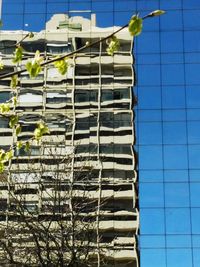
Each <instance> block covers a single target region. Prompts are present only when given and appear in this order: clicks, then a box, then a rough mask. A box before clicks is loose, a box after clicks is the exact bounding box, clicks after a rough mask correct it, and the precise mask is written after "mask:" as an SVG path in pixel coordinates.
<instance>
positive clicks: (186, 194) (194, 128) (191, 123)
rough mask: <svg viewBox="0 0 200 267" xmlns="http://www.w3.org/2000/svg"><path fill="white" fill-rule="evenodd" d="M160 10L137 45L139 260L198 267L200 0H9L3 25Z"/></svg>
mask: <svg viewBox="0 0 200 267" xmlns="http://www.w3.org/2000/svg"><path fill="white" fill-rule="evenodd" d="M156 9H163V10H166V12H167V13H166V14H165V15H163V16H162V17H160V18H153V19H148V20H145V22H144V27H143V33H142V35H140V36H138V37H137V38H136V39H135V45H134V55H135V69H136V79H137V83H136V87H135V89H134V90H135V94H136V96H137V106H136V107H135V113H136V116H135V123H136V144H135V149H136V150H137V151H138V159H139V160H138V171H139V207H140V238H139V250H140V262H141V267H199V266H200V198H199V195H200V88H199V87H200V86H199V85H200V75H199V64H200V62H199V52H200V34H199V33H200V32H199V31H200V20H199V12H200V2H199V0H101V1H100V0H90V1H75V0H59V1H55V0H45V1H38V0H35V1H34V3H32V2H31V1H29V0H15V1H14V3H13V0H12V1H11V0H4V1H3V7H2V20H3V23H4V26H3V29H9V30H11V29H13V30H14V29H18V30H19V29H27V30H32V31H35V30H38V29H43V28H44V25H45V21H47V20H48V19H49V18H50V17H51V16H52V14H54V13H59V12H60V13H63V12H66V13H67V12H69V13H70V12H71V13H70V14H72V13H74V12H76V13H79V14H82V15H84V16H85V17H88V16H90V13H91V12H92V13H96V14H97V24H98V26H102V27H104V26H113V25H123V24H126V23H127V21H128V20H129V18H130V17H131V15H132V14H134V13H136V12H139V14H140V15H141V16H143V15H146V14H147V13H149V12H151V11H152V10H156ZM83 11H84V13H82V12H83ZM36 22H37V23H36Z"/></svg>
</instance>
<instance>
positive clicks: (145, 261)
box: [140, 248, 167, 267]
mask: <svg viewBox="0 0 200 267" xmlns="http://www.w3.org/2000/svg"><path fill="white" fill-rule="evenodd" d="M140 256H141V266H142V267H156V266H160V267H161V266H162V267H167V265H166V261H165V250H164V249H158V248H156V249H143V250H142V252H141V254H140Z"/></svg>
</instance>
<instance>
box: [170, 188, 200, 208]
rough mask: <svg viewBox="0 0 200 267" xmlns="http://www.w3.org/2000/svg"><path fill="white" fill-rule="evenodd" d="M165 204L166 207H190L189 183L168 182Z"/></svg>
mask: <svg viewBox="0 0 200 267" xmlns="http://www.w3.org/2000/svg"><path fill="white" fill-rule="evenodd" d="M199 193H200V192H199ZM165 205H166V207H189V205H190V200H189V186H188V183H166V184H165Z"/></svg>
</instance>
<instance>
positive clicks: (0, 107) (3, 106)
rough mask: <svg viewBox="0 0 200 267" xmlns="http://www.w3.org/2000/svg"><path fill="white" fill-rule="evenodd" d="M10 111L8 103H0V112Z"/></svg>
mask: <svg viewBox="0 0 200 267" xmlns="http://www.w3.org/2000/svg"><path fill="white" fill-rule="evenodd" d="M9 111H10V104H9V103H2V104H0V112H1V113H7V112H9Z"/></svg>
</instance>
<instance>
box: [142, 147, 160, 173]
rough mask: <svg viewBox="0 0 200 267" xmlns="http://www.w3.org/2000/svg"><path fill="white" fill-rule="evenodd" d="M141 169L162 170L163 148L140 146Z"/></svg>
mask: <svg viewBox="0 0 200 267" xmlns="http://www.w3.org/2000/svg"><path fill="white" fill-rule="evenodd" d="M139 167H140V169H150V170H153V169H162V168H163V162H162V146H159V145H157V146H140V147H139Z"/></svg>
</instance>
